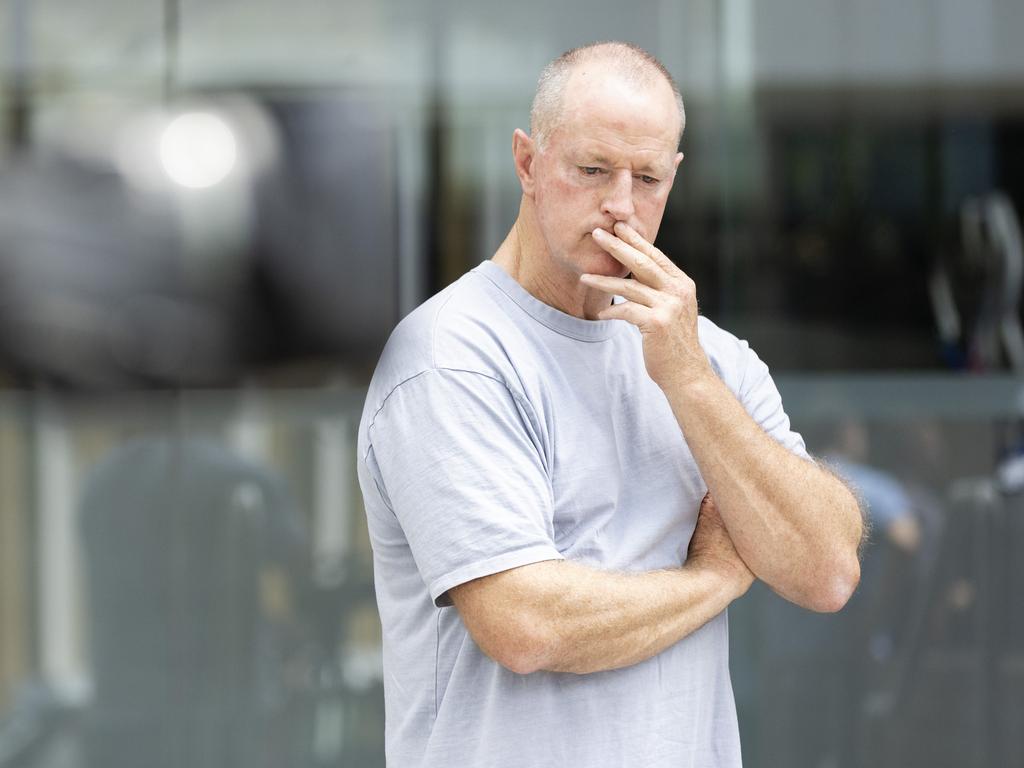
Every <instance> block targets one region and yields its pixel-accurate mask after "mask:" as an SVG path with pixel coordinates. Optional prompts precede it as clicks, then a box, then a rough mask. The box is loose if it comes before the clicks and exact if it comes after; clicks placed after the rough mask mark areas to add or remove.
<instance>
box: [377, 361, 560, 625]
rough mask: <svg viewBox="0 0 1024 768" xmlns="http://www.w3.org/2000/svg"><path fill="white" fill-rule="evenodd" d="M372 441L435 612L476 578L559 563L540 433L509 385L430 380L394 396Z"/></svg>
mask: <svg viewBox="0 0 1024 768" xmlns="http://www.w3.org/2000/svg"><path fill="white" fill-rule="evenodd" d="M368 435H369V442H370V448H369V450H368V456H369V454H371V453H372V457H371V458H372V462H373V464H374V467H372V468H371V471H372V472H373V473H374V474H375V475H376V477H375V480H376V481H377V483H378V485H379V490H380V491H381V494H382V496H384V497H385V502H386V503H387V504H388V506H389V508H390V509H391V511H392V512H393V513H394V515H395V516H396V518H397V519H398V522H399V524H400V525H401V527H402V531H403V532H404V534H405V536H406V539H407V540H408V543H409V547H410V549H411V551H412V555H413V559H414V560H415V562H416V567H417V569H418V570H419V572H420V575H421V576H422V577H423V581H424V583H425V584H426V586H427V588H428V590H429V592H430V596H431V598H432V599H433V600H434V602H435V604H437V605H438V606H442V605H450V604H451V602H450V599H449V598H448V595H447V594H446V593H447V591H448V590H449V589H451V588H452V587H454V586H457V585H459V584H462V583H465V582H467V581H470V580H472V579H476V578H480V577H482V576H488V575H490V574H493V573H498V572H499V571H504V570H508V569H510V568H516V567H519V566H522V565H527V564H530V563H535V562H540V561H543V560H560V559H562V555H561V554H560V553H559V551H558V549H557V548H556V547H555V544H554V531H553V524H552V495H551V486H550V483H549V481H548V471H547V462H546V459H545V452H544V450H543V445H544V443H543V440H542V438H541V434H540V431H539V427H538V424H537V423H536V420H535V418H534V417H533V413H532V410H531V409H530V408H529V406H528V404H526V403H525V402H524V401H523V400H522V399H521V398H517V397H515V396H514V395H513V394H512V392H511V391H510V390H509V389H508V387H506V386H505V384H504V383H502V382H500V381H497V380H495V379H493V378H491V377H489V376H486V375H483V374H479V373H473V372H467V371H452V370H445V369H440V370H429V371H426V372H424V373H421V374H420V375H418V376H416V377H414V378H412V379H409V380H408V381H406V382H404V383H402V384H400V385H399V386H398V387H397V388H396V389H395V390H393V391H392V392H391V394H389V395H388V397H387V399H386V400H385V401H384V404H383V406H382V407H381V408H380V410H379V411H378V412H377V414H376V415H375V417H374V418H373V421H372V423H371V425H370V428H369V430H368Z"/></svg>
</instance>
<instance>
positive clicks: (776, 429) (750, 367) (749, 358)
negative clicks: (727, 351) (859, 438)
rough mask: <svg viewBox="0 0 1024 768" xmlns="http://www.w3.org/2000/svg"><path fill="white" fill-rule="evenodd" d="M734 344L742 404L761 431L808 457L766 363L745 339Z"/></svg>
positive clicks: (739, 394) (803, 456) (809, 457)
mask: <svg viewBox="0 0 1024 768" xmlns="http://www.w3.org/2000/svg"><path fill="white" fill-rule="evenodd" d="M738 344H739V347H740V350H739V352H740V366H739V369H740V380H739V386H738V390H739V391H738V392H737V397H738V398H739V400H740V402H741V403H742V404H743V407H744V408H745V409H746V410H747V413H749V414H750V415H751V417H752V418H753V419H754V421H756V422H757V423H758V424H760V425H761V428H762V429H763V430H764V431H765V432H767V433H768V434H769V435H771V436H772V437H774V438H775V439H776V440H778V441H779V442H780V443H782V445H784V446H785V447H786V448H788V449H789V450H790V451H792V452H793V453H795V454H797V455H798V456H801V457H802V458H805V459H811V456H810V454H809V453H808V452H807V446H806V445H805V444H804V439H803V437H802V436H801V435H800V433H799V432H794V431H793V429H792V426H791V424H790V422H789V416H787V415H786V411H785V410H784V409H783V407H782V396H781V395H780V394H779V390H778V388H777V387H776V386H775V382H774V381H773V380H772V377H771V374H770V373H769V372H768V366H767V365H765V363H764V361H762V360H761V358H760V357H758V356H757V353H756V352H754V350H752V349H751V348H750V345H749V344H747V342H746V341H738Z"/></svg>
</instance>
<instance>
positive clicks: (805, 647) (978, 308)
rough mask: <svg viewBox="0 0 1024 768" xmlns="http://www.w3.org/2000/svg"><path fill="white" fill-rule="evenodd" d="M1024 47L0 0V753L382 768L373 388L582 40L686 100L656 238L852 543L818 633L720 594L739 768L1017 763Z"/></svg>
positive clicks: (1022, 714)
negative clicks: (829, 495)
mask: <svg viewBox="0 0 1024 768" xmlns="http://www.w3.org/2000/svg"><path fill="white" fill-rule="evenodd" d="M1022 35H1024V10H1022V6H1021V4H1020V3H1019V2H1017V0H979V1H978V2H974V3H950V2H937V3H910V4H888V5H884V4H880V3H877V2H868V1H867V0H833V1H832V2H827V3H818V4H807V3H800V2H795V1H794V0H776V2H772V3H761V4H758V3H754V2H752V1H751V0H699V1H698V2H684V0H640V2H636V3H633V4H630V5H628V6H626V5H624V4H622V3H615V2H611V1H610V0H596V2H595V0H586V1H584V0H566V1H565V2H562V3H560V4H559V5H558V6H557V8H556V7H554V6H552V5H551V4H550V3H542V2H535V1H534V0H527V1H526V2H525V4H523V3H518V4H515V5H509V4H505V3H499V2H493V1H485V2H481V3H477V4H475V5H471V4H465V3H456V2H452V1H451V0H373V1H372V2H371V1H370V0H365V1H364V0H356V1H353V2H346V3H336V2H327V0H290V1H289V2H287V3H286V2H283V1H280V0H263V2H259V3H252V2H242V1H241V0H218V1H217V2H207V1H206V0H143V1H139V0H131V1H129V0H82V2H78V3H68V2H63V1H62V0H4V2H2V3H0V768H9V767H13V766H15V765H17V766H19V768H20V767H21V766H31V767H32V768H37V767H38V768H78V767H79V766H84V767H87V766H91V765H97V764H103V765H104V766H105V768H106V767H108V766H109V768H120V766H129V765H130V766H135V765H139V764H142V763H145V764H147V765H196V766H199V765H223V766H236V765H238V766H241V765H251V764H257V765H258V764H261V763H263V764H271V763H273V764H276V765H280V764H287V765H296V766H304V765H310V766H317V767H318V768H320V767H326V766H338V767H340V766H352V765H358V766H367V767H369V766H375V765H377V766H379V765H382V764H383V749H382V745H383V733H382V730H381V729H382V727H383V702H382V695H381V681H380V676H381V663H380V653H381V649H380V639H379V626H378V623H377V615H376V610H375V604H374V595H373V586H372V577H373V574H372V566H371V559H370V553H369V545H368V541H367V536H366V531H365V518H364V511H363V508H362V501H361V499H360V497H359V493H358V489H357V484H356V483H355V478H354V465H355V456H354V451H355V423H356V419H357V417H358V412H359V408H360V406H361V404H362V400H363V394H364V391H365V390H364V388H365V385H366V382H367V379H368V375H369V372H370V371H371V370H372V368H373V365H374V363H375V362H376V360H377V357H378V356H379V354H380V350H381V347H382V345H383V343H384V341H385V340H386V339H387V337H388V335H389V333H390V331H391V330H392V328H393V326H394V325H395V323H397V321H398V320H399V319H400V318H401V317H402V316H404V315H405V314H406V313H407V312H408V311H409V310H411V309H412V308H413V307H414V306H416V305H417V304H419V303H420V302H421V301H422V300H424V299H425V298H426V297H427V296H429V295H431V294H433V293H434V292H436V291H437V290H439V289H441V288H443V287H444V286H446V285H447V284H449V283H450V282H451V281H452V280H454V279H456V278H457V277H458V276H459V275H461V274H462V273H463V272H465V271H466V270H467V269H469V268H471V267H472V266H474V265H475V264H477V263H478V262H479V261H480V260H481V259H482V258H485V257H487V256H488V255H489V254H491V253H492V252H493V251H494V249H495V247H496V246H497V245H498V243H499V242H500V240H501V238H502V237H503V236H504V234H505V232H506V231H507V230H508V227H509V226H510V224H511V222H512V221H513V220H514V218H515V213H516V206H517V204H518V200H519V187H518V182H517V179H516V177H515V175H514V173H513V172H512V167H511V162H510V137H511V135H512V131H513V129H515V128H517V127H526V126H527V125H528V118H529V115H528V107H529V101H530V97H531V94H532V93H533V90H534V86H535V78H536V75H537V73H538V72H539V70H540V68H541V66H542V65H543V64H544V63H545V62H547V61H548V60H550V59H551V57H552V56H554V55H556V54H557V53H559V52H560V51H563V50H565V49H567V48H569V47H572V46H574V45H578V44H581V43H585V42H590V41H593V40H600V39H608V38H620V39H626V40H630V41H633V42H635V43H637V44H639V45H641V46H643V47H644V48H646V49H648V50H650V51H651V52H653V53H654V54H655V55H657V56H658V57H659V58H660V59H661V60H663V61H664V62H665V63H666V64H667V65H668V67H669V69H670V70H671V71H672V72H673V74H674V75H675V76H676V78H677V80H678V81H679V82H680V85H681V88H682V91H683V95H684V98H685V99H686V105H687V113H688V125H687V130H686V134H685V136H684V138H683V147H682V148H683V151H684V152H685V154H686V159H685V161H684V162H683V164H682V165H681V167H680V173H679V178H678V179H677V181H676V184H675V189H674V192H673V196H672V197H671V199H670V201H669V205H668V208H667V210H666V214H665V220H664V223H663V225H662V228H661V231H660V234H659V245H660V246H662V247H663V250H665V251H666V252H667V253H672V254H677V258H679V260H680V266H681V267H682V268H683V269H684V270H686V271H687V273H688V274H690V275H691V276H692V277H693V278H694V280H695V281H696V283H697V286H698V292H699V297H700V302H701V309H702V311H703V312H704V313H705V314H707V315H708V316H709V317H711V318H712V319H713V320H715V321H716V322H720V323H721V324H723V325H725V326H726V327H729V328H730V329H731V330H734V331H735V332H736V333H737V334H738V335H740V336H743V337H746V338H747V339H748V340H749V341H750V343H751V344H752V346H754V347H755V348H756V349H757V350H758V353H759V354H760V355H761V356H762V357H763V358H764V359H765V360H766V361H767V362H768V364H769V365H770V366H771V368H772V373H773V377H774V378H775V380H776V382H777V383H778V384H779V387H780V389H781V390H782V394H783V396H784V399H785V402H786V404H787V411H788V412H790V415H791V418H792V419H793V422H794V427H795V429H797V430H798V431H801V432H803V433H804V434H805V435H806V437H807V438H808V443H809V446H810V448H811V449H812V450H814V451H815V452H817V453H828V454H831V457H832V460H833V461H834V462H835V463H836V466H837V468H838V469H840V470H841V471H842V472H844V473H845V474H846V475H847V476H848V477H849V478H850V479H851V481H853V482H854V483H855V484H856V485H858V486H859V487H860V490H861V493H862V495H863V496H864V498H865V499H866V501H867V504H868V507H869V509H870V513H871V515H872V517H873V519H874V523H875V535H874V538H873V542H872V544H871V545H870V546H869V548H868V550H867V552H866V555H865V557H866V560H865V567H864V579H863V583H862V585H861V588H860V590H859V592H858V594H857V595H855V597H854V599H853V601H852V602H851V604H850V606H849V609H848V611H847V612H845V613H843V614H840V615H838V616H835V617H832V616H816V615H811V614H806V613H802V612H798V611H795V610H790V608H789V607H788V606H787V605H786V604H785V603H784V602H783V601H782V600H781V599H779V598H777V597H776V596H774V595H772V594H770V593H769V592H768V591H767V590H766V589H757V588H755V589H752V590H751V592H750V593H749V594H748V596H747V597H746V598H745V599H744V600H743V601H740V602H739V603H738V604H737V605H736V606H735V607H734V609H733V610H732V611H731V612H730V622H731V625H732V631H731V636H732V642H733V645H734V648H733V652H732V654H731V659H732V662H731V663H732V675H733V681H734V687H735V690H736V696H737V703H738V705H739V706H740V707H741V708H742V709H743V710H744V711H742V712H741V713H740V720H741V724H742V727H743V728H744V732H743V734H742V736H743V750H744V759H745V764H746V765H748V766H751V768H758V767H759V766H761V767H763V768H774V766H780V765H785V766H790V767H792V768H803V767H804V766H806V767H808V768H823V767H825V766H832V767H838V766H841V767H842V768H853V767H854V766H857V767H860V766H871V768H878V767H883V768H884V767H885V766H899V768H916V766H929V768H944V767H946V766H948V767H949V768H965V767H966V768H1006V766H1018V765H1022V764H1024V731H1022V729H1021V728H1020V724H1021V723H1022V722H1024V673H1022V670H1024V612H1022V611H1020V610H1019V606H1020V605H1021V604H1022V602H1024V566H1022V565H1021V563H1022V562H1024V561H1022V560H1021V558H1020V557H1018V556H1017V553H1019V552H1020V551H1021V550H1022V548H1024V514H1022V512H1024V508H1022V498H1024V497H1022V496H1021V494H1020V491H1021V489H1022V488H1024V458H1022V457H1024V429H1022V426H1021V425H1022V424H1024V386H1022V384H1024V379H1022V378H1021V377H1022V375H1024V374H1022V365H1024V342H1022V340H1021V339H1022V337H1024V334H1022V333H1021V317H1020V293H1021V288H1022V284H1024V257H1022V247H1021V234H1020V232H1021V227H1020V211H1021V210H1024V88H1022V87H1021V84H1022V82H1024V47H1022V46H1021V45H1020V43H1019V41H1020V39H1021V37H1022ZM837 638H839V641H837ZM135 701H137V702H138V703H139V704H138V707H136V708H134V709H133V706H132V704H133V702H135Z"/></svg>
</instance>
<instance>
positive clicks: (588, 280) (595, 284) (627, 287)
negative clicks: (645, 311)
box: [580, 274, 659, 307]
mask: <svg viewBox="0 0 1024 768" xmlns="http://www.w3.org/2000/svg"><path fill="white" fill-rule="evenodd" d="M580 282H581V283H584V284H586V285H589V286H591V287H592V288H597V289H598V290H599V291H604V292H605V293H609V294H611V295H613V296H622V297H624V298H627V299H629V300H630V301H633V302H636V303H637V304H643V305H644V306H645V307H653V306H654V305H655V303H656V302H657V300H658V296H659V294H658V291H656V290H654V289H653V288H650V287H649V286H646V285H644V284H643V283H641V282H640V281H639V280H626V279H624V278H621V277H607V276H605V275H589V274H588V275H580Z"/></svg>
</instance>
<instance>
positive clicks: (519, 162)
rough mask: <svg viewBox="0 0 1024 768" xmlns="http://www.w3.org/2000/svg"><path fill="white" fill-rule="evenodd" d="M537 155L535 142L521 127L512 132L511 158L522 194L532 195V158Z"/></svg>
mask: <svg viewBox="0 0 1024 768" xmlns="http://www.w3.org/2000/svg"><path fill="white" fill-rule="evenodd" d="M536 155H537V143H536V142H535V141H534V140H533V139H531V138H530V137H529V136H527V135H526V132H525V131H524V130H523V129H522V128H516V130H515V132H513V134H512V159H513V160H514V161H515V164H516V176H518V177H519V184H520V186H522V188H523V194H524V195H526V196H527V197H533V186H534V176H533V160H534V158H535V157H536Z"/></svg>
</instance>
